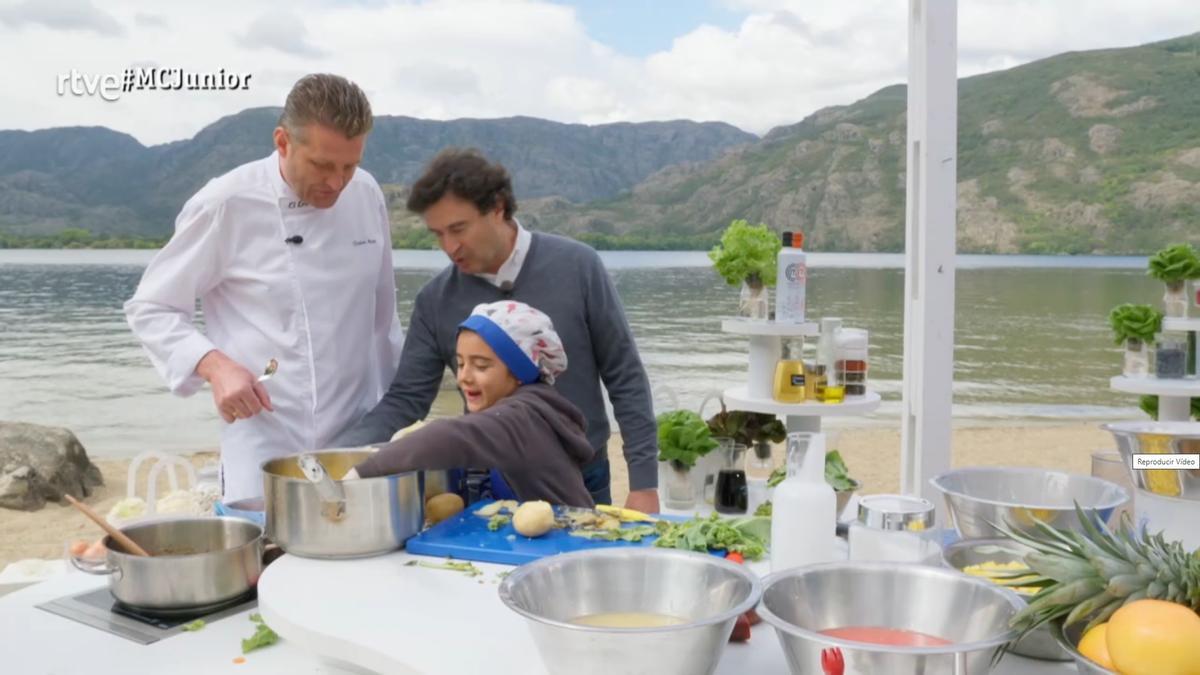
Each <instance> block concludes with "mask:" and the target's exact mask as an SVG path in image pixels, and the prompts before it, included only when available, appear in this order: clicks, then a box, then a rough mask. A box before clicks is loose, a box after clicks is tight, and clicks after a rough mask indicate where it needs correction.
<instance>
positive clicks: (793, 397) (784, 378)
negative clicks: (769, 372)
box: [771, 339, 806, 403]
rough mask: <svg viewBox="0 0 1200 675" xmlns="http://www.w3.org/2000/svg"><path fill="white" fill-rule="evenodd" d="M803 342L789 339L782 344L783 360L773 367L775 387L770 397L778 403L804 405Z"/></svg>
mask: <svg viewBox="0 0 1200 675" xmlns="http://www.w3.org/2000/svg"><path fill="white" fill-rule="evenodd" d="M803 347H804V342H803V340H801V339H790V340H787V341H785V342H784V347H783V358H782V359H780V360H779V363H777V364H776V365H775V386H774V387H773V388H772V390H771V391H772V397H773V398H774V399H775V400H776V401H778V402H780V403H804V401H805V394H806V392H805V381H804V375H805V372H804V360H803V359H802V358H801V353H802V351H803Z"/></svg>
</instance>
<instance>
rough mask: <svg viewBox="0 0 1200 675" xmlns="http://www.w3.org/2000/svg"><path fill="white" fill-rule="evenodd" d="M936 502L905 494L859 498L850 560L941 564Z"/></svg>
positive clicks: (851, 538)
mask: <svg viewBox="0 0 1200 675" xmlns="http://www.w3.org/2000/svg"><path fill="white" fill-rule="evenodd" d="M935 514H936V509H935V508H934V506H933V502H931V501H929V500H928V499H922V498H921V497H909V496H906V495H868V496H866V497H862V498H861V499H859V500H858V519H857V520H855V521H854V522H852V523H850V533H849V535H848V539H849V542H850V559H851V560H876V561H886V562H902V563H921V564H925V565H939V564H941V557H942V547H941V540H940V534H939V533H938V531H937V530H936V529H935V528H934V518H935Z"/></svg>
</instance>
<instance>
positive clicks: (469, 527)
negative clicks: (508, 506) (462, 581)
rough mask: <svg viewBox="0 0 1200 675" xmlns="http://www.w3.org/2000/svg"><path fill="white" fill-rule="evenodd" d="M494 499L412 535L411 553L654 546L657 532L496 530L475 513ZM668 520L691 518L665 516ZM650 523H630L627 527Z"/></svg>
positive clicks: (492, 554) (515, 561)
mask: <svg viewBox="0 0 1200 675" xmlns="http://www.w3.org/2000/svg"><path fill="white" fill-rule="evenodd" d="M490 503H492V500H487V501H480V502H475V503H474V504H471V505H470V506H468V507H467V508H466V509H465V510H464V511H462V512H461V513H459V514H458V515H455V516H453V517H450V518H447V519H446V520H443V521H442V522H440V523H438V524H437V525H434V526H433V527H431V528H429V529H428V530H425V531H424V532H422V533H420V534H418V535H416V536H414V537H413V538H411V539H409V540H408V542H407V543H406V544H405V548H406V549H408V552H409V553H413V554H416V555H429V556H438V557H443V558H445V557H450V558H454V559H456V560H474V561H477V562H490V563H500V564H503V565H521V564H524V563H527V562H532V561H534V560H537V559H539V558H544V557H546V556H548V555H557V554H559V553H568V552H570V551H582V550H584V549H593V548H613V547H621V546H652V545H653V544H654V540H655V539H657V538H658V537H657V536H650V537H645V538H643V539H642V540H641V541H637V542H629V541H597V540H595V539H585V538H583V537H573V536H571V535H570V534H568V533H567V531H566V530H559V529H555V530H550V531H549V532H547V533H546V534H544V535H542V536H540V537H537V538H536V539H531V538H529V537H523V536H521V535H519V534H517V532H516V530H514V529H513V526H512V523H509V524H508V525H505V526H504V527H502V528H500V529H499V530H496V531H495V532H492V531H491V530H489V529H487V523H488V519H487V518H482V517H480V516H477V515H475V511H476V510H478V509H480V508H482V507H484V506H486V505H488V504H490ZM663 518H664V519H665V520H687V518H679V517H673V516H664V517H663ZM645 524H646V523H626V524H625V525H624V526H625V527H633V526H635V525H645Z"/></svg>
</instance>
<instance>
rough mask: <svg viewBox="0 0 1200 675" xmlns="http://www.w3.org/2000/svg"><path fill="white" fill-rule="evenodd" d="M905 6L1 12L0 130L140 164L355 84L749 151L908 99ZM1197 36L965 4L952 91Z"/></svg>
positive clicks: (120, 1)
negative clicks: (331, 79) (831, 113)
mask: <svg viewBox="0 0 1200 675" xmlns="http://www.w3.org/2000/svg"><path fill="white" fill-rule="evenodd" d="M906 7H907V2H905V0H574V1H557V2H556V1H551V0H426V1H414V0H409V1H404V0H343V1H335V0H293V1H292V2H289V3H278V2H264V1H260V0H205V2H201V3H163V2H157V1H152V0H0V67H3V69H4V70H3V74H2V75H0V78H2V79H0V82H2V83H3V85H4V86H3V88H2V89H0V129H40V128H45V127H53V126H68V125H103V126H107V127H110V128H113V129H117V130H120V131H124V132H127V133H129V134H131V135H133V136H134V137H136V138H137V139H138V140H140V141H141V142H143V143H146V144H156V143H164V142H168V141H173V140H179V139H183V138H190V137H191V136H193V135H194V134H195V133H196V132H197V131H199V130H200V129H201V128H203V127H204V126H205V125H207V124H209V123H211V122H213V121H215V120H216V119H218V118H219V117H221V116H223V115H228V114H232V113H235V112H237V111H239V110H242V109H244V108H247V107H252V106H263V105H280V104H282V102H283V98H284V96H285V95H286V93H287V91H288V89H289V87H290V86H291V84H292V83H293V82H294V81H295V80H296V79H297V78H298V77H300V76H301V75H303V74H305V73H308V72H314V71H326V72H336V73H339V74H343V75H346V76H347V77H350V78H351V79H353V80H355V81H356V82H358V83H359V84H360V85H362V86H363V88H364V89H365V90H366V91H367V93H368V94H369V96H370V97H371V101H372V105H373V106H374V109H375V112H376V114H392V115H410V116H414V117H424V118H433V119H453V118H458V117H503V116H509V115H531V116H536V117H543V118H547V119H553V120H559V121H563V122H583V123H587V124H597V123H604V122H614V121H626V120H628V121H643V120H658V119H678V118H686V119H694V120H722V121H726V122H729V123H732V124H734V125H737V126H738V127H741V128H743V129H746V130H748V131H752V132H754V133H760V134H761V133H765V132H766V131H767V130H769V129H770V128H771V127H773V126H775V125H779V124H789V123H792V122H795V121H798V120H800V119H802V118H803V117H804V116H805V115H807V114H809V113H811V112H812V111H814V110H816V109H818V108H821V107H824V106H827V105H832V104H839V103H849V102H852V101H854V100H855V99H858V98H861V97H862V96H865V95H867V94H869V93H871V92H872V91H875V90H876V89H878V88H880V87H882V86H885V85H888V84H892V83H895V82H900V81H903V79H904V76H905V72H906V61H905V59H906V50H907V45H906V40H907V27H906V24H905V20H906V13H905V8H906ZM1196 31H1200V2H1197V1H1196V0H1142V1H1141V2H1139V3H1131V2H1129V0H1089V1H1088V2H1073V1H1069V0H964V1H963V2H961V3H960V7H959V73H960V74H961V75H971V74H975V73H980V72H986V71H989V70H996V69H1001V68H1007V67H1011V66H1014V65H1017V64H1020V63H1024V62H1027V61H1030V60H1034V59H1037V58H1041V57H1044V56H1049V55H1052V54H1056V53H1060V52H1063V51H1069V50H1080V49H1092V48H1100V47H1119V46H1129V45H1136V44H1141V43H1145V42H1151V41H1154V40H1160V39H1165V38H1169V37H1175V36H1178V35H1182V34H1187V33H1191V32H1196ZM137 66H143V67H153V66H157V67H160V68H182V69H186V70H188V71H190V72H200V73H203V72H215V71H219V70H220V69H222V68H223V69H225V70H226V72H236V73H249V74H251V79H250V86H249V88H248V89H247V90H244V91H225V92H196V91H192V92H178V91H169V92H164V91H132V92H129V93H125V94H122V95H120V98H119V100H117V101H113V102H107V101H104V100H102V99H101V98H100V97H99V96H89V95H84V96H75V95H72V94H71V93H70V92H67V93H66V94H65V95H62V96H60V95H59V94H58V92H57V87H58V81H59V76H60V75H63V74H66V73H70V72H71V71H72V70H76V71H78V72H79V73H81V74H82V75H86V76H89V77H96V76H98V75H105V74H118V75H119V74H120V73H121V72H122V71H124V70H125V69H126V68H129V67H137Z"/></svg>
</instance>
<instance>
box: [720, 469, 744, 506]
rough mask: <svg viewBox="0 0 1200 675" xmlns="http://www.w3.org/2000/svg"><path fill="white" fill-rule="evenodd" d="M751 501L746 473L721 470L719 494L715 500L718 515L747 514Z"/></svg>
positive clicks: (738, 470) (736, 470)
mask: <svg viewBox="0 0 1200 675" xmlns="http://www.w3.org/2000/svg"><path fill="white" fill-rule="evenodd" d="M749 499H750V498H749V494H748V491H747V489H746V472H745V471H742V470H740V469H721V471H720V472H719V473H717V493H716V497H715V498H714V499H713V508H715V509H716V510H717V513H745V512H746V507H747V506H748V503H749Z"/></svg>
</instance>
